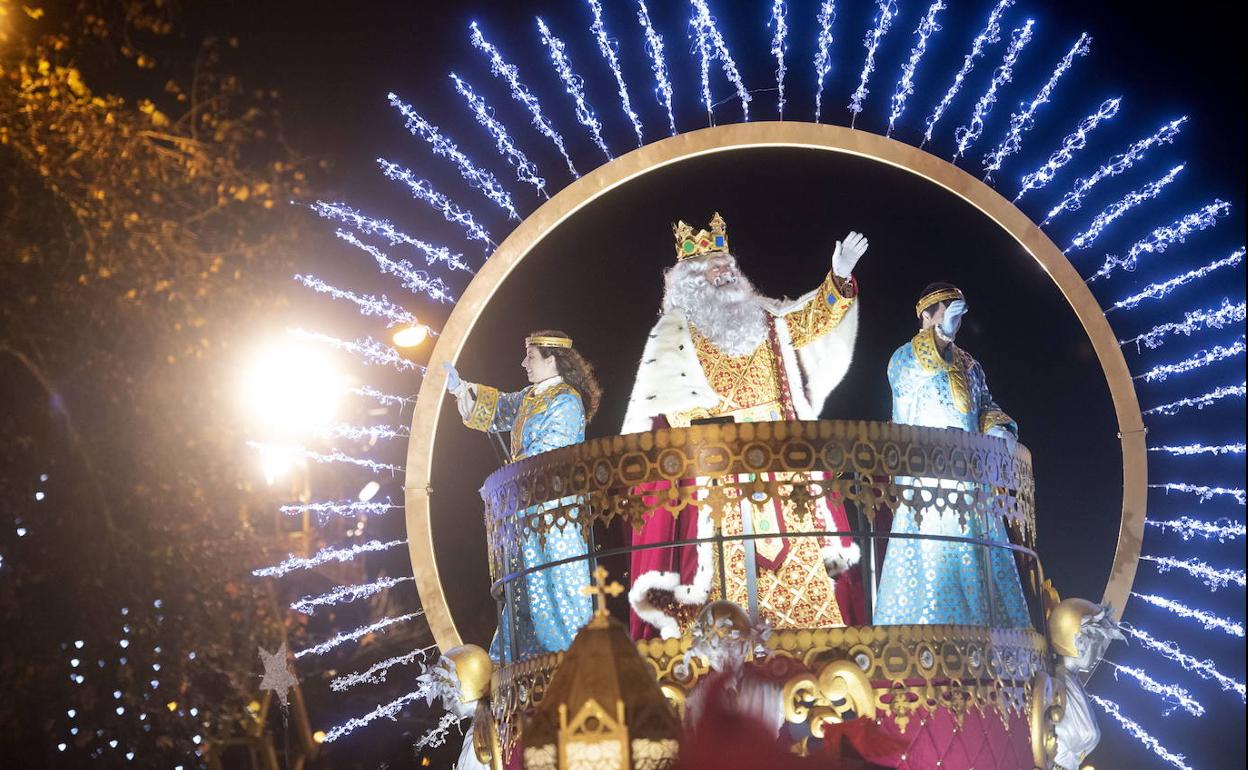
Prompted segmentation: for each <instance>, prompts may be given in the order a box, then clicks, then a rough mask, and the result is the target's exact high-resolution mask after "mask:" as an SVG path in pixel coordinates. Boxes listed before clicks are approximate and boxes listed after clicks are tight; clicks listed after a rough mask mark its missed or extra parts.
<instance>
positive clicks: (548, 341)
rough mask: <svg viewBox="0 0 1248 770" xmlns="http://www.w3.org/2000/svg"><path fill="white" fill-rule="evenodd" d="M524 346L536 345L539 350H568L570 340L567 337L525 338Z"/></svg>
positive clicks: (570, 345)
mask: <svg viewBox="0 0 1248 770" xmlns="http://www.w3.org/2000/svg"><path fill="white" fill-rule="evenodd" d="M524 344H525V346H526V347H527V346H529V345H536V346H537V347H539V348H570V347H572V340H570V339H569V338H567V337H525V338H524Z"/></svg>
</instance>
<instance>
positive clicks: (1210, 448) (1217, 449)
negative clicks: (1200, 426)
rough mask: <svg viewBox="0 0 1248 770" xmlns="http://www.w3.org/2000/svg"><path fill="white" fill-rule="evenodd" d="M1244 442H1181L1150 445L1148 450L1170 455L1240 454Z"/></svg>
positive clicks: (1242, 451) (1242, 450)
mask: <svg viewBox="0 0 1248 770" xmlns="http://www.w3.org/2000/svg"><path fill="white" fill-rule="evenodd" d="M1244 446H1245V445H1244V444H1243V443H1242V442H1241V443H1239V444H1220V445H1209V444H1182V445H1179V446H1150V447H1149V448H1148V451H1150V452H1165V453H1167V454H1172V455H1180V456H1188V455H1206V454H1208V455H1242V454H1243V453H1244Z"/></svg>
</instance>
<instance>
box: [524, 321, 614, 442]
mask: <svg viewBox="0 0 1248 770" xmlns="http://www.w3.org/2000/svg"><path fill="white" fill-rule="evenodd" d="M531 336H533V337H567V336H568V335H567V334H565V333H563V332H561V331H559V330H557V329H543V330H541V331H536V332H533V334H532V335H531ZM538 351H539V352H541V354H542V357H543V358H549V357H550V356H554V357H555V368H556V370H557V371H558V372H559V376H560V377H562V378H563V381H564V382H566V383H568V384H569V385H571V386H572V387H573V388H574V389H575V390H576V392H577V393H579V394H580V396H581V403H582V404H584V405H585V422H589V421H590V420H592V419H594V415H595V414H597V413H598V404H600V403H601V402H602V386H601V385H599V384H598V378H597V377H596V376H594V367H593V366H591V365H590V363H589V362H588V361H586V360H585V359H584V358H582V357H581V354H580V353H577V352H576V349H575V348H553V347H551V348H548V347H539V348H538Z"/></svg>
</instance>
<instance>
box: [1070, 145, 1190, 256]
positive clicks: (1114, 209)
mask: <svg viewBox="0 0 1248 770" xmlns="http://www.w3.org/2000/svg"><path fill="white" fill-rule="evenodd" d="M1186 165H1187V164H1185V163H1180V164H1179V165H1177V166H1175V167H1174V168H1172V169H1170V170H1169V171H1167V172H1166V174H1165V176H1163V177H1161V178H1160V179H1154V180H1153V181H1151V182H1149V183H1148V184H1146V185H1144V186H1143V187H1141V188H1140V189H1138V190H1132V191H1131V192H1129V193H1127V194H1126V195H1124V196H1123V197H1122V198H1121V199H1119V200H1118V201H1117V202H1115V203H1112V204H1110V206H1109V207H1108V208H1106V209H1105V210H1104V211H1102V212H1101V213H1099V214H1097V215H1096V217H1095V218H1094V219H1093V220H1092V224H1090V225H1088V229H1087V230H1084V231H1083V232H1081V233H1079V234H1078V235H1076V236H1075V237H1074V238H1073V239H1071V242H1070V245H1069V246H1067V247H1066V248H1065V249H1064V251H1065V253H1070V252H1071V251H1072V250H1075V249H1086V248H1087V247H1089V246H1091V245H1092V242H1093V241H1095V240H1096V239H1097V238H1098V237H1099V236H1100V234H1101V231H1103V230H1104V229H1105V228H1106V226H1108V225H1109V224H1110V223H1111V222H1113V221H1114V220H1115V219H1118V218H1119V217H1121V216H1122V215H1123V214H1125V213H1127V212H1128V211H1130V210H1131V209H1133V208H1135V207H1136V206H1138V205H1140V204H1141V203H1143V202H1145V201H1148V200H1152V199H1153V198H1156V197H1157V196H1158V195H1159V194H1160V193H1161V191H1162V190H1163V189H1164V188H1165V186H1166V185H1168V184H1170V183H1171V182H1173V181H1174V178H1175V177H1177V176H1178V175H1179V172H1180V171H1182V170H1183V168H1184V167H1185V166H1186Z"/></svg>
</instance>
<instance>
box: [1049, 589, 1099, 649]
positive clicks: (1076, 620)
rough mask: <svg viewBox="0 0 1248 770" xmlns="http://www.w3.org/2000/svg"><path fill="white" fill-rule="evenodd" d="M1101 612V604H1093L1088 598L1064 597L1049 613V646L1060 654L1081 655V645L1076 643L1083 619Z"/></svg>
mask: <svg viewBox="0 0 1248 770" xmlns="http://www.w3.org/2000/svg"><path fill="white" fill-rule="evenodd" d="M1100 612H1101V607H1100V605H1097V604H1093V603H1092V602H1090V601H1088V600H1087V599H1079V598H1077V597H1072V598H1070V599H1063V600H1062V601H1061V603H1059V604H1058V605H1057V606H1056V607H1054V608H1053V611H1052V612H1050V613H1049V646H1050V647H1052V648H1053V651H1054V652H1056V653H1057V654H1058V655H1065V656H1066V657H1068V658H1077V657H1079V646H1078V645H1077V644H1076V643H1075V639H1076V638H1077V637H1078V636H1079V629H1080V628H1081V627H1082V625H1083V619H1084V618H1086V617H1090V616H1092V615H1097V614H1099V613H1100Z"/></svg>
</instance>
